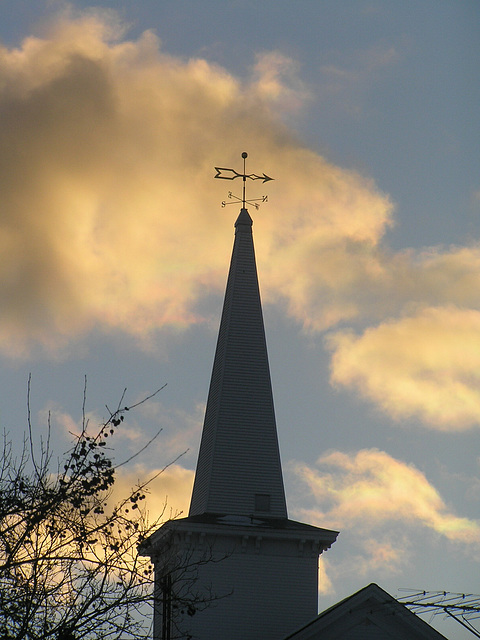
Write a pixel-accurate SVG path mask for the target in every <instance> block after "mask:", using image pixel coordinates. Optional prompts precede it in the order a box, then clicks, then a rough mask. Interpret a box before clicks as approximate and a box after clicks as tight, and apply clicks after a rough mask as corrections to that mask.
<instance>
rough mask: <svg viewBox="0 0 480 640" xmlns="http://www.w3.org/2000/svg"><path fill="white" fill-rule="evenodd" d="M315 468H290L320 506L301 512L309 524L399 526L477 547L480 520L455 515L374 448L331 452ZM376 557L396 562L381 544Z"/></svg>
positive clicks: (414, 474) (421, 480) (416, 476)
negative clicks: (410, 527)
mask: <svg viewBox="0 0 480 640" xmlns="http://www.w3.org/2000/svg"><path fill="white" fill-rule="evenodd" d="M317 465H318V467H319V468H315V467H311V466H308V465H306V464H297V465H295V468H294V470H295V472H296V474H297V476H298V477H299V478H300V479H301V480H302V481H303V482H304V483H305V484H306V485H307V486H308V488H309V489H310V491H311V493H312V495H313V496H314V498H315V499H316V501H317V503H318V507H315V508H314V509H312V510H309V511H305V512H304V514H307V516H308V518H309V521H313V522H316V523H318V524H319V525H321V526H329V527H334V528H340V529H343V530H347V531H348V530H350V531H351V530H354V529H355V530H358V529H360V530H362V532H363V533H365V532H366V533H368V532H369V531H372V532H373V530H374V529H376V528H377V527H378V526H380V525H389V524H393V523H398V522H401V523H402V526H403V527H406V526H422V527H426V528H428V529H430V530H431V531H434V532H435V533H436V534H438V535H439V536H442V537H444V538H446V539H448V540H450V541H453V542H459V543H462V544H463V545H476V546H477V547H478V544H479V540H480V521H477V520H471V519H468V518H463V517H460V516H457V515H455V514H454V513H453V512H452V511H451V510H450V509H449V508H448V506H447V505H446V504H445V502H444V501H443V499H442V497H441V496H440V494H439V493H438V491H437V490H436V489H435V487H433V486H432V485H431V484H430V482H429V481H428V480H427V478H426V477H425V475H424V474H423V473H422V472H421V471H419V470H418V469H416V468H415V467H414V466H413V465H408V464H405V463H404V462H402V461H400V460H396V459H395V458H393V457H392V456H390V455H389V454H387V453H385V452H384V451H379V450H377V449H364V450H361V451H358V452H357V453H355V454H347V453H342V452H340V451H333V452H330V453H327V454H325V455H324V456H321V457H320V458H319V459H318V462H317ZM325 467H328V468H329V469H330V470H328V471H325V470H324V469H325ZM377 539H378V537H377ZM374 555H375V556H379V557H380V560H382V559H383V560H385V561H387V560H388V561H389V562H390V563H391V564H393V565H394V566H395V565H396V564H397V562H398V558H397V557H396V555H395V553H394V550H393V549H392V548H391V547H389V546H386V545H385V544H384V543H382V544H381V545H380V546H376V547H375V554H374Z"/></svg>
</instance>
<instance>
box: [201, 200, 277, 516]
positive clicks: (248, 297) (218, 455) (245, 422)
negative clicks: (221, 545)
mask: <svg viewBox="0 0 480 640" xmlns="http://www.w3.org/2000/svg"><path fill="white" fill-rule="evenodd" d="M252 224H253V223H252V219H251V217H250V215H249V213H248V211H247V210H246V209H245V208H242V210H241V211H240V215H239V216H238V218H237V221H236V222H235V241H234V246H233V253H232V259H231V264H230V271H229V275H228V281H227V288H226V293H225V302H224V306H223V313H222V319H221V322H220V331H219V336H218V342H217V349H216V353H215V359H214V364H213V371H212V378H211V383H210V391H209V395H208V401H207V409H206V413H205V422H204V427H203V435H202V442H201V445H200V453H199V457H198V464H197V471H196V475H195V484H194V488H193V495H192V501H191V506H190V515H191V516H193V515H200V514H202V513H212V514H213V513H215V514H226V515H244V516H249V515H253V514H255V513H256V514H257V515H259V514H262V515H263V516H264V517H265V516H266V517H272V518H286V517H287V508H286V501H285V491H284V487H283V478H282V469H281V463H280V454H279V448H278V440H277V429H276V422H275V411H274V405H273V394H272V385H271V381H270V370H269V365H268V355H267V345H266V340H265V329H264V324H263V315H262V307H261V300H260V292H259V286H258V277H257V268H256V263H255V250H254V245H253V236H252Z"/></svg>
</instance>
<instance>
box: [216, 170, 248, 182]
mask: <svg viewBox="0 0 480 640" xmlns="http://www.w3.org/2000/svg"><path fill="white" fill-rule="evenodd" d="M215 171H216V172H217V173H216V174H215V176H214V178H220V180H235V178H240V177H241V176H242V174H241V173H238V172H237V171H235V169H227V168H226V167H215ZM222 172H224V173H231V174H233V175H222Z"/></svg>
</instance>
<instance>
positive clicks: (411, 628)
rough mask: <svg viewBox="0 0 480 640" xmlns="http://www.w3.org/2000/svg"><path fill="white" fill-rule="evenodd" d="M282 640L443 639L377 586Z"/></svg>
mask: <svg viewBox="0 0 480 640" xmlns="http://www.w3.org/2000/svg"><path fill="white" fill-rule="evenodd" d="M282 640H446V638H445V636H443V635H442V634H441V633H439V632H438V631H436V630H435V629H433V627H431V626H430V625H429V624H427V623H426V622H425V621H424V620H422V619H421V618H419V617H418V616H416V615H415V614H414V613H412V612H411V611H410V610H409V609H408V608H407V607H406V606H405V605H403V604H402V603H401V602H398V601H397V600H395V598H393V597H392V596H391V595H390V594H389V593H387V592H386V591H384V590H383V589H381V588H380V587H379V586H378V585H377V584H375V583H371V584H369V585H368V586H366V587H364V588H363V589H360V591H357V592H356V593H354V594H353V595H351V596H349V597H348V598H345V599H344V600H342V601H341V602H338V603H337V604H335V605H333V606H332V607H330V608H329V609H326V610H325V611H323V612H322V613H320V614H319V615H318V616H317V617H316V618H314V619H313V620H312V621H311V622H309V623H308V624H306V625H305V626H304V627H302V628H301V629H298V630H297V631H295V632H294V633H292V634H290V635H289V636H287V637H286V638H283V639H282Z"/></svg>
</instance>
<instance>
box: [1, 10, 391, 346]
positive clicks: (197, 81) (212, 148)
mask: <svg viewBox="0 0 480 640" xmlns="http://www.w3.org/2000/svg"><path fill="white" fill-rule="evenodd" d="M285 77H286V78H287V80H286V81H285V82H284V80H283V78H285ZM300 86H301V84H299V81H298V82H297V81H296V80H295V68H294V64H293V63H292V62H289V60H288V59H287V58H285V57H283V56H280V54H278V53H272V54H264V55H263V56H262V57H260V58H259V59H258V61H257V67H256V69H255V70H254V72H253V76H252V79H251V80H250V81H245V82H241V81H240V80H239V79H238V78H235V77H234V76H232V75H231V74H230V73H228V72H227V71H226V70H224V69H222V68H220V67H218V66H215V65H213V64H210V63H208V62H207V61H205V60H201V59H192V60H187V61H184V60H181V59H178V58H175V57H173V56H169V55H167V54H165V53H163V52H162V50H161V48H160V42H159V40H158V38H156V36H155V35H154V34H153V33H151V32H145V33H144V34H143V35H142V36H141V37H140V38H139V39H138V40H136V41H129V40H127V39H125V37H124V35H123V33H122V30H121V25H119V23H118V20H117V19H116V18H115V17H114V14H112V13H108V12H104V13H101V14H95V13H94V12H89V13H88V14H85V15H82V16H80V17H77V18H72V17H68V15H67V16H65V15H63V16H61V17H60V18H58V20H56V21H55V22H54V23H53V24H52V25H51V26H50V29H49V31H46V32H45V34H44V35H43V36H42V37H29V38H26V39H25V40H24V41H23V43H22V45H21V46H20V47H19V48H17V49H8V48H6V47H2V48H0V87H1V88H0V138H1V141H2V145H1V149H2V151H1V154H0V212H1V213H0V247H1V251H0V261H1V264H0V274H1V275H0V295H1V297H2V302H3V304H2V308H1V310H0V345H1V348H2V349H3V350H4V351H5V352H9V353H11V354H12V355H19V354H22V353H23V354H26V353H28V350H29V349H30V348H31V347H32V345H35V344H37V345H42V346H43V347H45V348H46V349H55V348H58V345H59V344H60V345H62V344H65V342H67V341H68V340H69V339H71V338H72V337H74V336H77V335H81V334H82V333H85V332H87V331H89V330H91V329H92V328H94V327H99V328H100V329H102V330H105V331H111V330H121V331H125V332H129V333H131V334H133V335H136V336H144V335H146V334H148V332H150V331H152V330H155V329H158V328H166V327H171V328H182V327H186V326H188V325H190V324H192V323H198V322H204V321H205V315H204V314H203V313H202V312H201V310H200V306H201V305H199V301H200V300H201V299H202V298H203V296H204V294H205V292H206V291H208V292H215V291H217V292H219V291H221V290H222V288H223V286H224V279H225V269H226V266H225V265H226V264H227V262H228V255H229V252H230V242H229V239H231V238H232V231H233V230H232V226H233V222H234V219H235V217H236V214H237V212H236V211H234V210H230V209H228V208H227V210H226V211H225V210H223V209H221V207H220V202H221V200H223V199H224V198H225V196H226V185H225V184H224V183H223V182H220V181H213V180H212V178H213V167H214V166H215V165H219V164H220V165H223V166H233V167H239V166H240V165H239V163H240V162H241V158H240V154H241V152H242V151H244V150H247V151H248V152H249V154H250V157H249V168H250V169H251V170H252V171H266V172H267V173H268V174H271V175H272V176H273V177H275V179H276V181H275V182H274V183H269V190H268V193H269V196H270V199H271V201H272V204H271V205H269V206H265V207H264V208H263V209H262V217H261V218H260V217H259V218H258V221H257V220H256V221H255V222H256V224H258V239H259V242H258V244H259V245H260V249H261V250H260V251H259V255H262V260H261V262H262V265H263V267H265V268H264V274H263V275H262V282H263V284H264V287H265V290H266V291H267V292H268V293H267V296H268V297H269V298H270V299H278V298H279V297H281V296H283V295H284V292H286V296H287V304H288V306H289V308H290V310H291V312H292V313H294V314H297V315H301V316H304V315H305V314H306V313H308V312H309V311H313V312H316V311H317V307H318V301H316V300H315V298H316V297H317V293H316V285H315V280H316V278H317V277H319V278H320V280H321V281H322V280H323V281H326V282H327V284H326V285H325V286H327V287H328V286H329V285H330V284H331V283H330V282H329V279H331V278H332V277H336V276H334V274H333V273H332V270H334V265H332V262H333V263H335V264H336V263H337V262H338V259H339V258H338V257H337V256H333V255H332V254H333V252H334V250H335V248H336V247H337V246H339V247H342V246H345V243H349V242H350V243H354V244H356V246H359V247H362V251H363V252H365V253H368V252H369V251H370V252H371V251H372V248H373V247H375V246H376V245H377V243H378V241H379V239H380V238H381V237H382V235H383V234H384V232H385V229H386V228H387V227H388V225H389V224H390V222H391V212H392V207H391V204H390V202H389V200H388V198H386V197H385V196H384V195H382V194H380V193H379V192H378V190H377V189H376V188H375V186H374V184H373V183H372V182H371V181H368V180H365V179H364V178H362V177H361V176H359V175H356V174H355V173H353V172H349V171H345V170H343V169H340V168H338V167H336V166H334V165H332V164H330V163H328V162H327V161H326V160H325V159H323V158H322V157H320V156H319V155H317V154H315V153H314V152H312V151H310V150H309V149H307V148H306V147H305V146H303V145H302V144H300V143H299V142H298V141H297V140H296V138H295V136H294V134H292V132H290V131H289V130H288V128H287V127H286V125H285V124H284V123H283V122H282V121H281V119H280V116H279V115H278V114H279V111H281V110H282V109H284V110H285V105H286V106H287V107H288V108H290V107H289V105H290V106H291V105H292V104H293V103H294V102H295V101H296V100H298V101H299V102H301V101H302V99H303V93H302V91H301V90H300V89H299V87H300ZM292 101H293V102H292ZM280 103H281V104H280ZM282 105H283V106H282ZM294 106H295V105H294ZM295 108H296V107H295ZM270 185H273V186H270ZM230 186H231V187H232V189H233V190H234V191H235V188H236V187H237V186H238V185H237V184H236V183H232V185H227V187H230ZM249 187H250V185H249ZM250 189H251V192H250V193H251V195H252V196H253V195H255V196H256V195H261V194H262V193H263V191H262V189H261V186H258V185H257V184H256V183H255V184H252V186H251V187H250ZM259 189H260V191H258V190H259ZM272 205H273V206H272ZM228 213H231V216H228V215H226V214H228ZM320 255H322V259H320ZM312 257H314V258H315V263H316V264H315V267H314V269H313V271H312V273H311V274H302V273H297V274H295V275H289V276H287V277H285V276H286V274H288V273H289V269H290V268H291V267H294V268H295V267H297V266H301V264H302V263H303V262H304V261H305V260H308V259H311V258H312ZM322 263H325V267H322V266H321V264H322ZM270 264H271V265H272V267H271V268H268V267H267V266H266V265H270ZM274 269H275V271H274ZM347 271H349V272H350V271H351V270H350V269H349V268H347ZM346 277H347V276H346ZM284 285H285V287H284ZM321 288H322V284H320V289H321ZM309 297H312V298H313V299H314V301H313V303H310V302H309ZM350 306H351V305H350V303H349V302H348V301H345V300H343V299H342V300H338V301H337V300H334V301H332V302H329V301H328V300H327V303H326V310H325V312H324V315H325V316H326V319H323V320H322V321H318V324H322V323H323V324H329V323H330V322H332V321H335V319H336V318H338V317H345V316H348V315H349V314H351V313H353V312H352V311H351V310H350ZM329 318H330V319H329ZM306 322H307V323H308V320H307V321H306ZM62 339H63V340H62Z"/></svg>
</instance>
